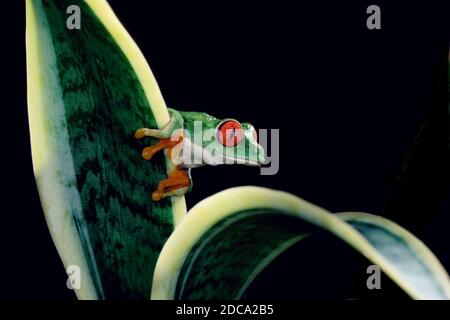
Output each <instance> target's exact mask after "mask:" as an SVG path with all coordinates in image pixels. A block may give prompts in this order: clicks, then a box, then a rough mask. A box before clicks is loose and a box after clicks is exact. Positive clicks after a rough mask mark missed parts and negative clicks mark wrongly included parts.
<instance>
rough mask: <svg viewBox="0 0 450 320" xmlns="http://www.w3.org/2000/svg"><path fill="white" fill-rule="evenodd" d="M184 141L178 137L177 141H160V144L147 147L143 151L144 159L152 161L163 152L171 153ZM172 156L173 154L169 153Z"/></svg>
mask: <svg viewBox="0 0 450 320" xmlns="http://www.w3.org/2000/svg"><path fill="white" fill-rule="evenodd" d="M182 141H183V136H180V137H178V139H177V140H173V139H171V138H167V139H159V142H158V143H157V144H155V145H153V146H148V147H145V148H144V150H142V157H143V158H144V159H145V160H150V159H151V158H153V156H154V155H155V154H156V153H158V152H159V151H161V150H164V149H168V150H169V151H171V150H172V149H173V147H175V146H176V145H177V144H179V143H181V142H182ZM169 154H171V152H169Z"/></svg>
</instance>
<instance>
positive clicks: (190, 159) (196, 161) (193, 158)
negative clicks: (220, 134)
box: [180, 137, 223, 168]
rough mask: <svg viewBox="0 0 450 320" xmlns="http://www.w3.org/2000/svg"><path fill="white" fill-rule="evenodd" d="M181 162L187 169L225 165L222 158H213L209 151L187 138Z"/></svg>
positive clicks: (184, 142) (183, 146) (181, 153)
mask: <svg viewBox="0 0 450 320" xmlns="http://www.w3.org/2000/svg"><path fill="white" fill-rule="evenodd" d="M180 160H181V164H182V166H183V167H185V168H196V167H201V166H204V165H210V166H216V165H219V164H222V163H223V161H222V157H220V156H218V155H216V156H213V155H212V154H211V152H210V151H209V150H206V149H203V148H202V147H201V146H198V145H196V144H194V143H192V141H191V140H190V139H188V138H186V137H185V138H184V140H183V145H182V150H181V152H180Z"/></svg>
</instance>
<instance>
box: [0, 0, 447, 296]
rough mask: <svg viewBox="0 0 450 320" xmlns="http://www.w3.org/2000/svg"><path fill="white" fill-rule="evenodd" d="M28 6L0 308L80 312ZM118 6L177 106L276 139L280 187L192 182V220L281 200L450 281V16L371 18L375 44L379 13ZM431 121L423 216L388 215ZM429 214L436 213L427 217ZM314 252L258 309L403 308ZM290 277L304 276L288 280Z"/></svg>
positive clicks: (14, 51)
mask: <svg viewBox="0 0 450 320" xmlns="http://www.w3.org/2000/svg"><path fill="white" fill-rule="evenodd" d="M22 2H23V1H17V7H16V8H11V9H4V10H5V12H4V13H3V12H2V16H3V21H2V22H6V26H5V27H4V28H3V29H2V30H3V31H2V34H3V36H4V40H3V41H4V42H3V48H2V53H3V54H2V55H3V59H2V62H3V68H4V70H6V71H7V72H8V74H7V75H5V77H4V78H3V79H4V80H5V81H2V82H3V90H2V91H3V92H2V95H3V97H5V98H6V99H4V100H3V101H4V104H2V128H1V129H2V137H3V145H2V149H1V150H2V153H1V154H2V155H1V158H2V166H1V171H2V182H3V183H2V186H3V187H2V191H1V194H2V206H1V209H0V212H1V213H0V214H1V216H0V217H1V218H0V228H1V229H0V233H1V235H0V240H1V241H0V297H2V298H28V299H36V298H37V299H41V298H54V299H74V296H73V294H72V293H71V292H70V291H68V290H67V289H66V286H65V280H66V277H65V273H64V268H63V267H62V265H61V263H60V261H59V257H58V255H57V253H56V250H55V248H54V245H53V243H52V241H51V239H50V236H49V234H48V231H47V227H46V224H45V221H44V215H43V213H42V209H41V207H40V203H39V198H38V194H37V190H36V186H35V183H34V177H33V171H32V163H31V150H30V143H29V131H28V122H27V121H28V120H27V111H26V69H25V10H24V5H23V3H22ZM109 2H110V4H111V6H112V7H113V9H114V10H115V11H116V13H117V15H118V16H119V18H120V19H121V21H122V22H123V24H124V25H125V27H126V28H127V29H128V31H129V33H130V34H131V35H132V37H133V38H134V39H135V41H136V42H137V44H138V45H139V47H140V48H141V50H142V51H143V53H144V55H145V56H146V58H147V59H148V61H149V63H150V65H151V68H152V70H153V72H154V74H155V76H156V78H157V80H158V83H159V85H160V88H161V90H162V93H163V95H164V97H165V100H166V102H167V104H168V105H169V106H171V107H174V108H177V109H180V110H186V111H188V110H192V111H205V112H208V113H210V114H212V115H214V116H216V117H218V118H225V117H232V118H236V119H239V120H241V121H248V122H251V123H252V124H253V125H254V126H255V127H256V128H266V129H271V128H274V129H280V142H281V144H280V170H279V172H278V174H277V175H275V176H261V175H260V174H259V169H258V168H248V167H242V166H223V167H214V168H212V167H203V168H199V169H195V170H193V179H194V184H195V187H194V190H193V192H192V193H191V194H189V195H188V196H187V197H186V199H187V202H188V206H189V207H191V206H192V205H193V204H195V203H197V202H198V201H200V200H202V199H204V198H205V197H207V196H209V195H212V194H214V193H216V192H218V191H221V190H223V189H225V188H229V187H233V186H239V185H258V186H265V187H270V188H274V189H279V190H284V191H288V192H291V193H293V194H296V195H298V196H300V197H302V198H304V199H306V200H309V201H311V202H314V203H316V204H318V205H320V206H322V207H324V208H326V209H328V210H330V211H332V212H340V211H366V212H370V213H376V214H381V215H384V216H387V217H390V218H392V219H394V220H395V221H398V222H400V223H401V224H402V225H404V226H406V227H407V228H408V229H411V230H412V231H414V232H415V233H416V234H417V235H418V236H419V237H420V238H421V239H423V240H424V241H425V243H426V244H427V245H429V246H430V247H431V249H432V250H433V251H434V252H435V253H436V254H437V255H438V257H439V258H440V259H441V260H442V262H443V263H444V265H445V266H446V268H447V270H450V252H449V250H448V248H449V247H450V237H449V231H448V230H449V227H450V212H449V208H450V204H449V200H448V193H447V178H448V172H447V165H448V158H447V156H448V155H447V147H448V141H447V138H448V132H447V126H446V124H447V113H446V101H445V100H446V82H445V81H446V68H447V64H446V63H447V59H448V33H447V32H448V30H449V26H448V21H449V17H448V12H449V11H448V8H445V7H444V4H443V3H444V2H441V4H440V5H438V4H430V3H429V2H423V3H410V2H398V1H395V4H394V3H392V2H393V1H390V2H389V3H388V2H377V3H376V4H378V5H379V6H380V7H381V10H382V29H381V30H368V29H367V28H366V18H367V14H366V8H367V6H368V5H370V4H373V3H372V2H361V1H360V2H347V1H320V2H316V3H315V4H306V3H302V4H301V5H299V4H296V5H294V2H287V1H277V2H262V1H247V2H245V3H243V2H239V1H214V2H213V1H196V2H195V3H194V2H186V1H185V2H181V1H180V2H175V1H158V3H157V2H156V1H145V2H144V1H136V0H134V1H131V0H130V1H123V0H122V1H121V0H111V1H109ZM425 3H426V4H425ZM17 17H19V19H18V18H17ZM8 18H10V19H12V21H9V20H8ZM430 110H439V112H440V111H442V113H440V114H439V112H437V113H436V114H438V115H439V117H437V119H440V121H436V122H433V127H432V128H433V130H432V134H431V135H430V136H429V139H428V140H426V143H427V145H428V147H427V148H429V149H425V150H431V152H429V153H427V154H428V155H429V157H425V158H426V159H425V160H423V161H421V162H419V165H418V166H417V167H416V169H415V170H416V171H414V172H421V174H420V178H418V180H415V183H416V184H417V185H419V187H418V189H417V190H419V191H421V190H422V191H423V192H424V193H423V195H424V196H423V200H422V193H420V192H419V191H418V195H419V196H416V197H414V199H412V200H414V201H415V202H414V203H415V204H416V203H417V205H414V206H413V207H414V208H416V209H417V208H420V210H419V209H417V210H412V211H411V212H403V211H402V209H401V208H404V207H405V206H403V207H402V205H401V203H400V204H395V205H391V203H392V202H391V198H394V200H393V202H394V203H396V201H397V200H398V199H400V200H398V201H400V202H401V201H403V200H404V199H405V198H406V199H407V200H408V195H407V196H403V194H404V192H405V191H404V188H403V187H402V186H400V187H399V186H398V185H396V184H395V183H394V179H395V177H396V176H397V174H398V172H399V170H400V167H401V162H402V159H403V158H404V156H405V154H406V152H407V151H408V149H409V147H410V145H411V143H412V142H413V141H414V138H415V136H416V134H417V132H418V131H419V129H420V128H421V126H422V124H423V122H424V121H425V119H426V117H427V115H428V114H429V112H430ZM439 125H440V126H441V127H439ZM433 157H436V158H433ZM413 180H414V179H413ZM421 182H423V183H421ZM434 182H435V183H434ZM421 188H422V189H421ZM392 190H394V191H392ZM397 193H398V194H399V195H398V194H397ZM412 194H413V195H414V193H412ZM435 195H438V196H435ZM409 197H411V194H409ZM430 198H431V200H432V201H435V202H434V204H435V205H436V206H435V207H433V210H426V211H423V210H421V208H422V207H426V204H427V201H429V200H430ZM421 201H422V202H421ZM392 208H394V210H392ZM395 208H400V209H398V210H395ZM414 208H413V209H414ZM325 238H326V237H325ZM312 241H319V242H320V244H322V247H321V246H320V245H318V246H316V247H317V248H319V249H318V250H316V251H314V252H305V251H304V250H302V247H300V246H297V247H295V248H294V249H292V250H291V251H290V252H288V253H286V254H284V255H283V256H282V257H281V258H280V259H279V260H278V261H277V262H276V263H274V265H273V266H272V267H271V268H270V269H269V270H268V271H267V272H265V274H263V275H262V277H261V278H260V279H259V280H258V282H257V283H256V284H255V288H254V289H253V290H251V291H250V292H249V298H260V297H269V298H272V297H275V298H288V297H290V298H293V297H302V296H306V297H329V296H330V295H331V293H330V292H338V294H337V295H338V296H339V297H342V296H344V297H353V296H364V297H366V296H368V297H377V298H383V297H391V296H395V297H402V294H400V293H399V292H398V291H397V290H396V289H395V288H393V286H391V285H390V284H387V280H386V282H385V283H386V285H385V286H383V290H381V292H379V293H368V292H364V289H361V288H362V287H364V285H365V282H364V281H365V279H364V272H363V271H364V265H365V262H364V261H362V262H361V261H360V260H361V259H360V258H359V257H357V256H356V255H355V254H352V253H350V251H349V250H347V249H346V248H345V246H343V245H342V246H341V245H339V244H331V243H333V242H331V241H326V239H322V240H320V239H319V240H312ZM324 243H326V245H325V247H323V244H324ZM329 246H334V247H331V248H330V247H329ZM320 248H322V249H320ZM330 249H331V250H330ZM325 252H326V254H325ZM330 252H331V253H330ZM305 262H307V263H305ZM287 268H290V270H292V268H294V269H295V270H298V272H297V275H292V272H290V274H289V276H287V275H286V274H287V272H286V270H287ZM302 274H303V276H302ZM311 274H314V275H315V278H313V277H311V276H309V275H311ZM317 275H323V276H319V279H317ZM283 276H284V278H283ZM275 278H276V279H281V280H277V282H276V283H275V282H274V281H271V279H275ZM283 279H284V280H283ZM349 280H350V284H348V283H349ZM344 284H345V286H344ZM300 285H303V288H306V290H303V293H300V292H298V291H301V290H299V286H300ZM333 288H334V289H333ZM336 288H337V289H336ZM347 289H348V290H347ZM327 291H329V292H327ZM341 291H345V292H343V293H341ZM305 292H306V293H305ZM349 292H350V293H349Z"/></svg>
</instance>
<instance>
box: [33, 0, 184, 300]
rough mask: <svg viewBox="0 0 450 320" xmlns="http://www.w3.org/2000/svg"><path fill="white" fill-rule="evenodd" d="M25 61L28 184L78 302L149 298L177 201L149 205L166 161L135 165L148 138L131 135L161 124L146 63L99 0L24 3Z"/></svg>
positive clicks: (160, 105) (161, 108)
mask: <svg viewBox="0 0 450 320" xmlns="http://www.w3.org/2000/svg"><path fill="white" fill-rule="evenodd" d="M70 5H78V6H79V7H80V9H81V29H80V30H76V29H75V30H69V29H68V28H67V26H66V20H67V18H68V17H69V14H67V13H66V10H67V8H68V7H69V6H70ZM27 64H28V108H29V117H30V131H31V140H32V152H33V166H34V170H35V176H36V182H37V185H38V189H39V194H40V198H41V203H42V206H43V210H44V213H45V216H46V220H47V224H48V226H49V230H50V232H51V234H52V238H53V240H54V243H55V245H56V247H57V249H58V252H59V254H60V256H61V259H62V261H63V263H64V265H65V266H66V267H67V266H70V265H77V266H79V267H80V271H81V274H80V276H81V287H80V289H78V290H77V291H76V293H77V295H78V297H79V298H82V299H89V298H109V299H111V298H119V299H120V298H126V299H147V298H149V297H150V289H151V283H152V275H153V269H154V265H155V263H156V260H157V258H158V255H159V252H160V250H161V248H162V246H163V244H164V242H165V241H166V239H167V238H168V236H169V235H170V233H171V232H172V230H173V225H174V214H175V219H177V218H176V217H177V214H178V216H179V215H180V214H183V210H184V198H180V199H176V200H175V201H173V202H171V200H164V201H160V202H153V201H151V198H150V194H151V192H152V190H154V189H155V188H156V186H157V184H158V182H159V181H160V180H161V179H164V178H165V177H166V172H167V167H166V159H165V158H164V156H163V155H162V154H160V155H158V156H157V157H156V158H155V159H153V160H152V161H150V162H146V161H144V160H142V158H141V156H140V151H141V150H142V148H143V147H144V146H145V145H148V144H151V143H154V141H150V140H146V139H144V141H141V142H138V141H136V140H135V139H134V138H133V133H134V131H135V130H136V129H137V128H139V127H150V128H156V127H158V126H162V125H163V124H164V122H166V121H167V120H168V113H167V110H166V107H165V104H164V101H163V99H162V97H161V94H160V92H159V89H158V87H157V84H156V82H155V81H154V78H153V76H152V74H151V71H150V69H149V68H148V65H147V64H146V62H145V59H144V58H143V57H142V55H141V53H140V52H139V50H138V49H137V47H136V46H135V44H134V43H133V41H132V40H131V38H130V37H129V36H128V34H127V33H126V31H125V29H123V27H122V26H121V25H120V23H119V22H118V20H117V19H116V18H115V16H114V14H113V13H112V11H111V10H110V8H109V6H108V5H107V3H106V2H105V1H103V0H90V1H89V0H88V1H86V2H85V1H79V0H78V1H73V0H70V1H69V0H28V1H27ZM175 211H176V212H175Z"/></svg>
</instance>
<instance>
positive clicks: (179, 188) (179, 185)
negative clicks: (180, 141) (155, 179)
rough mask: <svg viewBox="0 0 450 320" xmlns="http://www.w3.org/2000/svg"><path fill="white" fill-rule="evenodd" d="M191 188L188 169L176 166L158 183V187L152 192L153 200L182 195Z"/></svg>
mask: <svg viewBox="0 0 450 320" xmlns="http://www.w3.org/2000/svg"><path fill="white" fill-rule="evenodd" d="M190 188H191V178H190V174H189V169H188V170H184V169H183V168H181V166H177V167H176V168H175V169H174V170H173V171H172V172H171V173H170V174H169V177H168V178H167V179H165V180H162V181H160V182H159V184H158V188H157V189H156V190H155V192H153V193H152V199H153V201H159V200H161V199H163V198H166V197H171V196H182V195H184V194H186V193H187V192H189V190H190Z"/></svg>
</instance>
